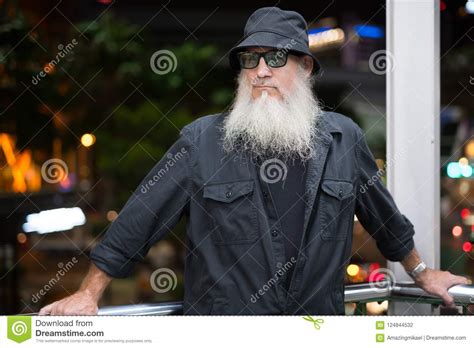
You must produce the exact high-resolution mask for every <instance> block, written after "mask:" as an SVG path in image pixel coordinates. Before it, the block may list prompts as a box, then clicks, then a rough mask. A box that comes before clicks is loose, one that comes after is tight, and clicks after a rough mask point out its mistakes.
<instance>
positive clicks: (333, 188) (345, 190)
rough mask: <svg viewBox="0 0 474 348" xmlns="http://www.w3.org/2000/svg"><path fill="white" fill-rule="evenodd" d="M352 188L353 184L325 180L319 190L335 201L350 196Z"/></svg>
mask: <svg viewBox="0 0 474 348" xmlns="http://www.w3.org/2000/svg"><path fill="white" fill-rule="evenodd" d="M353 187H354V186H353V184H352V183H351V182H348V181H340V180H330V179H326V180H323V181H322V183H321V189H322V190H323V191H324V192H326V193H327V194H328V195H330V196H332V197H335V198H337V199H345V198H347V197H349V196H351V195H352V189H353Z"/></svg>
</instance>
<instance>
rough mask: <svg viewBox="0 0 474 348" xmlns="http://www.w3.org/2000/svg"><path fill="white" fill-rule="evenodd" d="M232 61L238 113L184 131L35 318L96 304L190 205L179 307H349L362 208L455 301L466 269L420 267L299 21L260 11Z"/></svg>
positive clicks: (381, 240) (263, 310)
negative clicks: (83, 267)
mask: <svg viewBox="0 0 474 348" xmlns="http://www.w3.org/2000/svg"><path fill="white" fill-rule="evenodd" d="M229 57H230V64H231V66H232V67H233V68H234V69H236V70H237V71H239V73H238V90H237V94H236V97H235V102H234V104H233V106H232V108H231V110H230V112H226V113H222V114H217V115H210V116H205V117H201V118H199V119H197V120H196V121H194V122H192V123H190V124H189V125H187V126H186V127H184V128H183V129H182V130H181V133H180V137H179V139H178V140H177V141H176V142H175V143H174V144H173V145H172V147H171V148H170V149H169V151H168V154H167V155H166V156H164V157H163V159H162V160H161V161H159V162H158V163H157V164H156V165H155V167H154V168H153V169H152V170H151V171H150V173H149V174H148V175H147V176H146V177H145V179H144V180H143V182H142V183H141V184H140V185H139V187H138V188H137V190H136V191H135V192H134V194H133V195H132V196H131V197H130V199H129V200H128V202H127V203H126V205H125V207H124V208H123V209H122V211H121V212H120V214H119V216H118V217H117V219H116V220H114V222H113V223H112V225H111V227H110V228H109V230H108V231H107V233H106V236H105V238H104V239H103V240H102V241H101V242H100V243H99V244H98V245H97V246H96V247H95V248H94V249H93V250H92V252H91V260H92V263H91V267H90V270H89V273H88V275H87V276H86V278H85V279H84V280H83V282H82V285H81V287H80V289H79V290H78V291H77V292H76V293H74V294H73V295H71V296H69V297H67V298H65V299H62V300H60V301H57V302H54V303H52V304H50V305H48V306H45V307H44V308H42V310H41V311H40V314H52V315H78V314H95V313H97V310H98V308H97V303H98V301H99V299H100V297H101V295H102V293H103V291H104V289H105V288H106V287H107V285H108V284H109V282H110V281H111V280H112V278H122V277H126V276H128V275H130V273H131V272H132V271H133V266H134V264H136V263H137V262H139V261H141V260H143V258H144V257H145V256H146V254H147V252H148V250H149V249H150V247H151V246H152V245H153V244H155V243H156V242H157V241H159V240H161V239H162V238H164V237H165V236H166V235H167V234H168V233H169V232H170V231H171V230H172V228H173V227H174V226H175V225H176V223H177V222H178V221H179V220H180V218H181V217H182V216H183V215H184V216H186V218H187V243H186V250H187V255H186V261H185V275H184V278H185V279H184V289H185V295H184V302H183V311H184V314H246V315H248V314H326V315H328V314H338V315H340V314H344V273H345V269H346V266H347V264H348V262H349V261H350V258H351V245H352V229H353V223H354V214H355V215H356V216H357V218H358V220H359V222H360V223H361V224H362V226H363V227H364V228H365V229H366V230H367V231H368V232H369V233H370V234H371V236H372V237H373V238H374V239H375V240H376V243H377V247H378V248H379V249H380V251H381V252H382V254H383V255H384V256H385V257H386V258H387V259H388V260H391V261H400V262H401V263H402V265H403V266H404V268H405V269H406V271H407V272H408V273H409V274H410V275H411V276H412V278H413V279H414V281H415V283H416V284H417V285H419V286H420V287H422V288H423V289H424V290H425V291H427V292H428V293H430V294H432V295H435V296H440V297H442V298H443V300H444V302H445V304H446V305H452V304H453V299H452V298H451V296H450V295H449V294H448V292H447V290H448V288H449V287H451V286H452V285H455V284H466V283H467V279H466V278H464V277H459V276H455V275H453V274H451V273H449V272H442V271H439V270H434V269H430V268H427V267H426V265H425V264H424V263H423V262H422V261H421V260H420V258H419V256H418V254H417V252H416V249H415V245H414V240H413V235H414V229H413V225H412V224H411V223H410V221H409V220H408V219H407V218H406V217H405V216H404V215H403V214H401V212H400V211H399V210H398V209H397V207H396V205H395V203H394V201H393V199H392V197H391V195H390V193H389V192H388V191H387V189H386V188H385V187H384V186H383V184H382V183H381V181H380V180H374V179H373V178H374V177H375V178H376V177H377V175H378V174H379V173H378V168H377V165H376V163H375V159H374V157H373V155H372V153H371V152H370V150H369V148H368V147H367V144H366V142H365V141H364V138H363V132H362V130H361V129H360V128H359V127H358V126H357V125H356V124H355V123H354V122H353V121H352V120H351V119H349V118H347V117H345V116H343V115H340V114H337V113H334V112H324V111H322V110H321V108H320V106H319V103H318V100H317V99H316V97H315V96H314V94H313V92H312V84H313V82H314V81H313V80H314V74H315V73H317V71H318V70H319V68H320V66H319V63H318V61H317V60H316V58H315V57H314V56H313V54H312V53H311V52H310V50H309V46H308V35H307V25H306V22H305V20H304V18H303V17H302V16H301V15H300V14H298V13H297V12H293V11H283V10H281V9H279V8H277V7H267V8H261V9H259V10H257V11H255V12H254V13H253V14H252V15H251V16H250V18H249V19H248V21H247V24H246V26H245V30H244V39H243V40H242V41H241V42H240V43H239V44H238V45H236V46H235V47H234V48H233V49H232V50H231V51H230V55H229ZM362 188H363V189H362Z"/></svg>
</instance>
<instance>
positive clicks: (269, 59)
mask: <svg viewBox="0 0 474 348" xmlns="http://www.w3.org/2000/svg"><path fill="white" fill-rule="evenodd" d="M287 57H288V53H286V52H283V51H270V52H267V54H266V57H265V58H266V59H265V61H266V63H267V65H268V66H269V67H271V68H280V67H282V66H284V65H285V64H286V60H287Z"/></svg>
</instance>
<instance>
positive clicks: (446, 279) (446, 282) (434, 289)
mask: <svg viewBox="0 0 474 348" xmlns="http://www.w3.org/2000/svg"><path fill="white" fill-rule="evenodd" d="M415 284H416V285H418V286H419V287H420V288H422V289H423V290H425V291H426V292H427V293H429V294H430V295H433V296H438V297H441V298H442V299H443V302H444V304H445V305H446V306H448V307H454V300H453V298H452V297H451V295H449V293H448V289H449V288H450V287H452V286H454V285H459V284H464V285H465V284H469V280H468V279H467V278H465V277H462V276H457V275H454V274H452V273H450V272H448V271H440V270H436V269H432V268H427V269H425V270H424V271H423V272H421V273H420V274H419V275H418V276H417V277H416V278H415Z"/></svg>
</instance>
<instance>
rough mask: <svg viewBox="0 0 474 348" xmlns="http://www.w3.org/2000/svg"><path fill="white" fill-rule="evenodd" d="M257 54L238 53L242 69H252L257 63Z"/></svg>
mask: <svg viewBox="0 0 474 348" xmlns="http://www.w3.org/2000/svg"><path fill="white" fill-rule="evenodd" d="M258 58H259V56H258V54H255V53H253V52H242V53H239V62H240V66H241V67H242V68H244V69H253V68H255V67H256V66H257V65H258Z"/></svg>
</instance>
